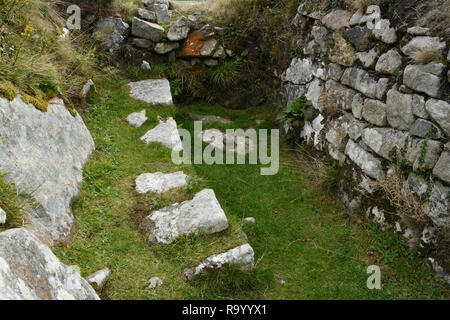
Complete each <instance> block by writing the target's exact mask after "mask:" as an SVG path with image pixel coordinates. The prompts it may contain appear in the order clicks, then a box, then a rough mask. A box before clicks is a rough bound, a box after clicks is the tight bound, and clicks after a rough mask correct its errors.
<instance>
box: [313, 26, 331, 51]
mask: <svg viewBox="0 0 450 320" xmlns="http://www.w3.org/2000/svg"><path fill="white" fill-rule="evenodd" d="M311 35H312V36H313V38H314V43H316V44H317V45H318V46H319V48H320V53H322V54H326V53H327V52H328V46H327V44H326V41H327V36H328V30H327V28H325V27H323V26H313V27H312V30H311Z"/></svg>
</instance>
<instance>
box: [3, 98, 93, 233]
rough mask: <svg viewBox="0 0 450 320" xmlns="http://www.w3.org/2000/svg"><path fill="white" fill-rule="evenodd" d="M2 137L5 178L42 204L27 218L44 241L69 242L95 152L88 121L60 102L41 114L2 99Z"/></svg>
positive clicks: (49, 105) (52, 101)
mask: <svg viewBox="0 0 450 320" xmlns="http://www.w3.org/2000/svg"><path fill="white" fill-rule="evenodd" d="M0 136H1V137H2V142H1V143H0V172H3V173H6V179H7V180H9V181H11V182H13V183H14V184H15V185H17V186H18V187H19V188H20V189H21V190H23V191H24V192H29V193H30V194H31V193H32V194H33V201H35V202H36V203H37V204H38V207H37V209H36V210H35V212H34V213H33V214H32V215H31V216H30V217H27V221H29V223H30V224H31V225H30V228H31V229H32V230H33V231H34V232H35V233H36V235H38V236H39V237H40V238H41V239H45V241H48V242H52V241H67V240H68V239H69V238H70V236H71V234H72V231H73V228H74V224H75V221H74V218H73V215H72V208H71V204H72V202H73V201H74V199H76V198H77V197H78V195H79V193H80V188H81V181H82V168H83V165H84V164H85V163H86V162H87V160H88V158H89V156H90V155H91V154H92V152H93V151H94V148H95V147H94V141H93V140H92V137H91V134H90V133H89V131H88V129H87V128H86V126H85V124H84V122H83V119H81V117H80V116H79V115H78V114H76V116H75V117H74V116H73V115H72V114H71V113H70V112H69V111H68V110H67V109H66V108H65V107H64V103H63V101H62V100H61V99H52V100H50V101H49V103H48V108H47V112H41V111H39V110H37V109H36V108H35V106H33V105H31V104H26V103H24V102H23V101H22V99H21V98H20V97H19V96H17V97H16V98H15V99H14V100H13V101H8V100H7V99H4V98H0Z"/></svg>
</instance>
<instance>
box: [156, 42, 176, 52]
mask: <svg viewBox="0 0 450 320" xmlns="http://www.w3.org/2000/svg"><path fill="white" fill-rule="evenodd" d="M179 47H180V44H179V43H178V42H160V43H158V44H156V46H155V49H154V50H155V52H156V53H157V54H166V53H169V52H171V51H173V50H175V49H178V48H179Z"/></svg>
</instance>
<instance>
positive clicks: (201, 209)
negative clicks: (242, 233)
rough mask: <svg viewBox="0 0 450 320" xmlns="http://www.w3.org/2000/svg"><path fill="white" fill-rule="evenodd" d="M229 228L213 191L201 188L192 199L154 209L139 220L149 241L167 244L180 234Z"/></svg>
mask: <svg viewBox="0 0 450 320" xmlns="http://www.w3.org/2000/svg"><path fill="white" fill-rule="evenodd" d="M227 228H228V220H227V217H226V216H225V212H224V211H223V210H222V208H221V206H220V204H219V202H218V201H217V199H216V196H215V194H214V191H213V190H211V189H204V190H203V191H200V192H199V193H197V194H196V195H195V197H194V199H192V200H188V201H184V202H181V203H175V204H173V205H171V206H169V207H166V208H163V209H160V210H157V211H153V212H152V213H151V214H150V215H149V216H147V217H146V218H145V219H144V220H143V221H142V223H141V229H142V230H143V231H144V232H145V233H146V235H147V236H148V241H149V242H150V243H161V244H169V243H172V242H173V241H175V239H176V238H177V237H178V236H180V235H188V234H191V233H196V232H201V233H205V234H213V233H217V232H221V231H223V230H225V229H227Z"/></svg>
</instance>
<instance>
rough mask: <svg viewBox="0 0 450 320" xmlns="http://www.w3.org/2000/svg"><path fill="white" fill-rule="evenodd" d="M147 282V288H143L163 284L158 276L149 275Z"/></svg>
mask: <svg viewBox="0 0 450 320" xmlns="http://www.w3.org/2000/svg"><path fill="white" fill-rule="evenodd" d="M147 284H148V286H147V288H145V290H153V289H155V288H156V287H159V286H162V285H163V284H164V281H162V280H161V279H160V278H158V277H151V278H150V279H149V280H148V282H147Z"/></svg>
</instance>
